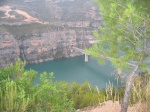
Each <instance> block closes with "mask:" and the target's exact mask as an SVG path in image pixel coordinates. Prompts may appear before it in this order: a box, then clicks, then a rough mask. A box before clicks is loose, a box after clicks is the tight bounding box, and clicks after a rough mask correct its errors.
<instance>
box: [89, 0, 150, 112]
mask: <svg viewBox="0 0 150 112" xmlns="http://www.w3.org/2000/svg"><path fill="white" fill-rule="evenodd" d="M95 1H96V3H98V6H99V9H100V15H101V16H102V18H103V23H102V24H103V25H102V26H101V27H100V28H99V31H95V32H94V36H95V37H97V39H98V40H99V41H98V43H97V44H95V45H93V46H92V47H91V48H90V49H89V50H88V51H87V52H88V53H90V54H91V55H92V56H94V57H96V58H98V59H99V61H100V62H104V61H105V60H109V61H111V62H112V64H113V65H114V67H116V68H117V69H120V70H124V69H125V70H129V74H128V78H127V82H126V88H125V95H124V99H123V103H122V107H121V112H127V108H128V102H129V98H130V88H131V84H132V81H133V78H134V76H135V74H136V72H137V71H138V70H146V69H148V64H149V61H148V57H149V51H150V44H149V43H150V13H149V12H150V1H149V0H95Z"/></svg>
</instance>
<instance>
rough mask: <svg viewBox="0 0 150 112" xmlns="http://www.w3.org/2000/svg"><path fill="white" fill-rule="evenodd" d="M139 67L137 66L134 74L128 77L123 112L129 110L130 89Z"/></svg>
mask: <svg viewBox="0 0 150 112" xmlns="http://www.w3.org/2000/svg"><path fill="white" fill-rule="evenodd" d="M138 67H139V65H137V66H135V68H134V70H133V71H132V73H131V74H130V75H129V76H128V79H127V83H126V88H125V94H124V99H123V102H122V106H121V112H127V110H128V103H129V99H130V89H131V86H132V82H133V78H134V76H135V73H136V71H137V69H138Z"/></svg>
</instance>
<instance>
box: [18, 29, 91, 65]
mask: <svg viewBox="0 0 150 112" xmlns="http://www.w3.org/2000/svg"><path fill="white" fill-rule="evenodd" d="M87 36H88V35H87ZM87 36H84V37H83V33H82V32H81V31H74V30H69V31H51V32H46V33H42V34H41V35H40V36H33V37H31V38H28V39H26V40H23V41H22V42H21V44H20V50H21V58H22V59H23V60H26V61H27V62H28V63H37V62H43V61H47V60H53V59H59V58H68V57H74V56H77V55H81V53H80V52H78V51H75V50H74V49H73V47H78V48H85V47H88V46H89V45H90V43H89V42H88V38H86V37H87Z"/></svg>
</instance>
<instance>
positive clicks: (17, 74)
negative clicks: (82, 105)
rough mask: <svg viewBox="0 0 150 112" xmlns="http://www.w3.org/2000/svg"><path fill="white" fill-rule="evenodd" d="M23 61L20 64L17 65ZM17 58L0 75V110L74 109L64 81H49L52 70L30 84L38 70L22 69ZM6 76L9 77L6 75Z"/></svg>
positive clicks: (61, 111)
mask: <svg viewBox="0 0 150 112" xmlns="http://www.w3.org/2000/svg"><path fill="white" fill-rule="evenodd" d="M20 65H22V66H20ZM24 65H25V64H21V63H20V60H18V61H17V62H16V64H15V65H10V67H8V68H7V69H2V70H1V73H0V75H1V76H3V75H6V74H7V73H8V75H7V76H6V77H5V76H3V77H2V78H1V81H0V111H1V112H4V111H5V112H26V111H27V112H73V111H74V110H73V102H72V101H71V100H69V99H68V98H67V94H66V92H65V91H64V87H65V85H64V84H62V85H60V86H57V83H54V82H53V81H52V77H53V73H50V74H47V73H46V72H44V73H42V74H41V75H40V81H41V82H40V83H39V84H37V85H36V86H33V85H32V84H33V81H34V79H35V76H36V74H37V72H36V71H34V70H24ZM9 77H11V78H10V79H9Z"/></svg>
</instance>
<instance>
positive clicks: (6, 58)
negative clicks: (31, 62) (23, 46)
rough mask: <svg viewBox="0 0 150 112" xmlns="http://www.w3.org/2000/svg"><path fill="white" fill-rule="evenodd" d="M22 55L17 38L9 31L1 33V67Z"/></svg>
mask: <svg viewBox="0 0 150 112" xmlns="http://www.w3.org/2000/svg"><path fill="white" fill-rule="evenodd" d="M19 57H20V49H19V44H18V42H17V40H16V39H15V38H14V36H13V35H10V34H9V33H1V34H0V67H5V66H8V65H9V64H10V63H13V62H15V61H16V60H17V59H18V58H19Z"/></svg>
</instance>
